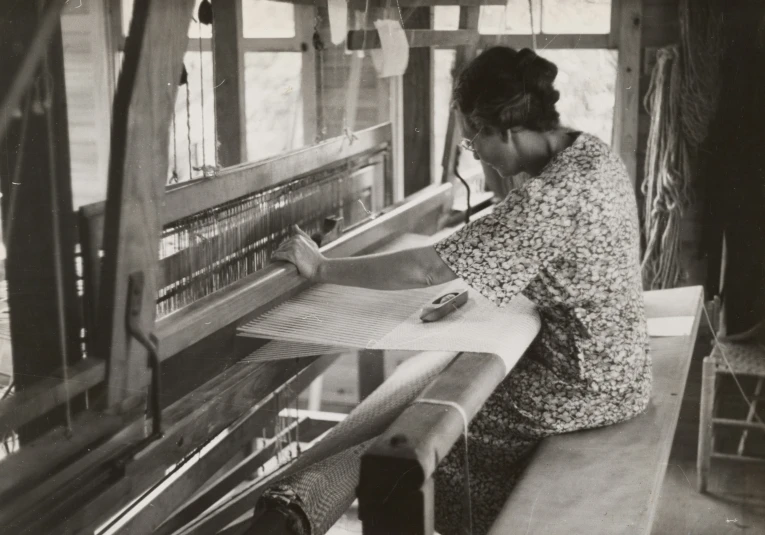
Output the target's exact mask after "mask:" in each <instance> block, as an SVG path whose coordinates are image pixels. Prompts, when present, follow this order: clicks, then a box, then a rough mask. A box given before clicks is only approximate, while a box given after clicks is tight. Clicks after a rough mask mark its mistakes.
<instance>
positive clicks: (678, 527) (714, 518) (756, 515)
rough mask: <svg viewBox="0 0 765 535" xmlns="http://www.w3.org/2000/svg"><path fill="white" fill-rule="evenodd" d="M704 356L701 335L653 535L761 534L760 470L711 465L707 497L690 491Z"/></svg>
mask: <svg viewBox="0 0 765 535" xmlns="http://www.w3.org/2000/svg"><path fill="white" fill-rule="evenodd" d="M710 350H711V342H710V336H709V333H708V331H706V330H703V331H701V332H700V334H699V340H698V342H697V344H696V351H695V354H694V358H693V362H692V363H691V371H690V375H689V377H688V383H687V385H686V390H685V396H684V398H683V405H682V407H681V409H680V420H679V422H678V425H677V432H676V433H675V441H674V443H673V445H672V454H671V455H670V460H669V466H667V475H666V477H665V479H664V486H663V488H662V493H661V497H660V503H661V505H660V507H659V511H658V514H657V517H656V520H655V522H654V529H653V532H652V534H653V535H732V534H740V535H763V534H765V464H763V465H759V466H757V465H750V464H744V463H724V462H722V461H714V462H713V463H712V471H711V475H710V486H709V492H708V493H707V494H703V495H702V494H699V493H698V492H697V491H696V447H697V444H698V430H699V393H700V390H701V360H702V359H703V358H704V356H705V355H708V354H709V352H710ZM729 395H730V396H733V395H734V393H733V392H731V393H730V394H729ZM736 395H738V394H737V393H736ZM726 401H728V400H727V398H726ZM736 401H737V400H736Z"/></svg>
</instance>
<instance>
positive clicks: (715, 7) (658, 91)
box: [642, 0, 722, 289]
mask: <svg viewBox="0 0 765 535" xmlns="http://www.w3.org/2000/svg"><path fill="white" fill-rule="evenodd" d="M678 14H679V18H680V34H681V39H680V46H679V47H678V46H671V47H666V48H663V49H660V50H659V51H658V52H657V54H656V65H655V67H654V69H653V72H652V74H651V82H650V85H649V88H648V92H647V93H646V96H645V106H646V109H647V110H648V112H649V114H650V115H651V128H650V131H649V134H648V143H647V147H646V157H645V179H644V181H643V186H642V191H643V193H644V195H645V199H644V210H645V218H644V232H645V238H646V249H645V252H644V255H643V261H642V269H643V282H644V285H645V287H646V288H648V289H661V288H671V287H674V286H676V285H677V283H679V282H680V280H681V279H682V277H683V271H682V269H681V266H680V265H679V264H680V262H679V261H680V246H681V244H680V231H681V221H682V215H683V211H684V210H685V209H686V208H687V206H688V205H689V204H690V202H691V187H690V186H691V184H692V183H693V175H694V168H693V165H692V162H693V161H694V159H695V158H694V157H695V156H696V155H697V153H698V152H697V151H698V150H699V147H700V146H701V145H702V143H703V142H704V141H705V140H706V137H707V133H708V127H709V122H710V121H711V119H712V116H713V115H714V112H715V108H716V106H717V95H718V92H719V61H720V54H721V50H722V46H721V40H722V19H721V17H720V0H698V1H696V0H694V2H693V9H691V2H690V0H680V3H679V5H678Z"/></svg>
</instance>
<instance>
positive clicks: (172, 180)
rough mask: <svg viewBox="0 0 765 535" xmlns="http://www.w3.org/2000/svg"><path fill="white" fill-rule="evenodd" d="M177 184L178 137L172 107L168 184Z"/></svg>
mask: <svg viewBox="0 0 765 535" xmlns="http://www.w3.org/2000/svg"><path fill="white" fill-rule="evenodd" d="M177 182H178V137H177V136H176V134H175V106H173V172H172V174H171V175H170V183H171V184H175V183H177Z"/></svg>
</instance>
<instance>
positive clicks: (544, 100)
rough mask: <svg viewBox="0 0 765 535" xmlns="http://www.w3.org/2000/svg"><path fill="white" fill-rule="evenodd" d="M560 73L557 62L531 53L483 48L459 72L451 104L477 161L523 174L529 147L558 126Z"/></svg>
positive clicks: (502, 48)
mask: <svg viewBox="0 0 765 535" xmlns="http://www.w3.org/2000/svg"><path fill="white" fill-rule="evenodd" d="M557 74H558V68H557V67H556V66H555V64H554V63H552V62H550V61H548V60H546V59H544V58H542V57H541V56H538V55H537V54H536V53H535V52H534V51H533V50H529V49H523V50H520V51H516V50H514V49H512V48H507V47H494V48H490V49H488V50H485V51H484V52H483V53H482V54H480V55H479V56H478V57H476V58H475V59H474V60H473V61H471V62H470V63H469V64H468V65H467V66H466V67H465V69H463V70H462V72H460V74H459V76H458V77H457V80H456V83H455V86H454V92H453V94H452V100H453V105H454V107H455V108H456V109H457V110H458V111H459V112H460V115H461V119H462V120H461V124H462V127H463V134H464V136H465V137H466V138H467V139H470V140H473V144H474V145H475V149H476V150H475V152H476V157H480V159H481V160H484V161H485V162H486V163H488V164H490V165H492V166H495V167H496V166H501V165H500V164H502V165H504V167H506V168H507V169H500V168H499V167H498V168H497V170H498V171H500V173H501V174H503V175H505V176H506V175H507V174H508V173H509V174H515V173H517V172H519V171H520V170H525V169H523V168H524V167H525V164H526V163H527V162H525V161H524V158H525V157H526V156H528V155H527V152H528V151H529V149H530V150H531V152H534V149H533V147H532V146H533V145H537V144H538V143H539V141H540V139H542V138H543V137H544V135H545V134H546V133H548V132H551V131H553V130H556V129H558V128H559V126H560V120H559V117H560V116H559V114H558V112H557V110H556V109H555V103H556V102H557V101H558V99H559V97H560V94H559V93H558V91H556V90H555V88H554V86H553V82H554V81H555V77H556V76H557ZM494 138H496V139H494ZM501 145H504V147H503V146H501ZM499 159H502V160H503V162H504V163H503V162H500V161H499ZM510 160H513V161H510ZM495 164H497V165H495ZM510 167H512V168H513V169H510ZM503 171H504V172H503Z"/></svg>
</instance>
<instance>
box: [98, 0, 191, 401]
mask: <svg viewBox="0 0 765 535" xmlns="http://www.w3.org/2000/svg"><path fill="white" fill-rule="evenodd" d="M193 6H194V0H171V1H168V0H136V2H135V4H134V12H133V18H132V20H131V27H130V34H129V35H128V39H127V42H126V46H125V59H124V61H123V64H122V73H121V75H120V79H119V82H118V85H117V92H116V95H115V99H114V114H113V127H112V144H111V147H112V151H111V161H110V172H109V184H108V190H107V201H106V217H105V228H104V265H103V270H102V277H101V290H100V292H99V325H98V332H99V336H100V338H99V341H98V348H99V349H100V351H99V354H101V355H109V367H108V378H107V381H108V388H107V392H106V394H107V400H106V401H107V403H108V404H110V405H111V404H115V403H118V402H119V401H121V400H123V399H125V398H126V397H129V396H133V395H141V392H142V390H143V387H144V385H145V384H146V382H147V381H146V375H147V372H148V367H147V357H148V354H147V350H146V349H145V348H144V347H143V346H142V345H140V344H139V343H138V342H136V341H135V340H133V339H132V336H131V335H130V334H129V333H128V326H127V313H128V311H127V306H128V303H127V300H128V278H129V276H130V275H131V274H134V273H139V272H140V273H143V276H144V284H143V291H142V292H141V303H140V312H137V315H138V317H139V319H138V323H139V324H140V327H141V328H142V329H143V330H144V331H145V332H146V333H151V332H152V331H153V327H154V317H155V311H156V306H155V298H156V292H157V290H156V283H155V280H156V279H155V270H156V265H157V260H158V253H159V251H158V249H159V248H158V246H157V244H158V243H159V235H160V229H161V220H160V217H159V207H160V206H162V200H163V197H164V192H165V176H166V173H167V168H168V144H169V135H168V127H169V125H170V121H171V117H172V113H173V108H174V105H175V96H176V92H177V90H178V80H179V78H180V72H181V66H182V63H183V55H184V52H185V51H186V48H187V43H188V35H187V31H186V29H187V27H188V21H190V20H191V11H192V8H193ZM184 21H186V22H185V23H184Z"/></svg>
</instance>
